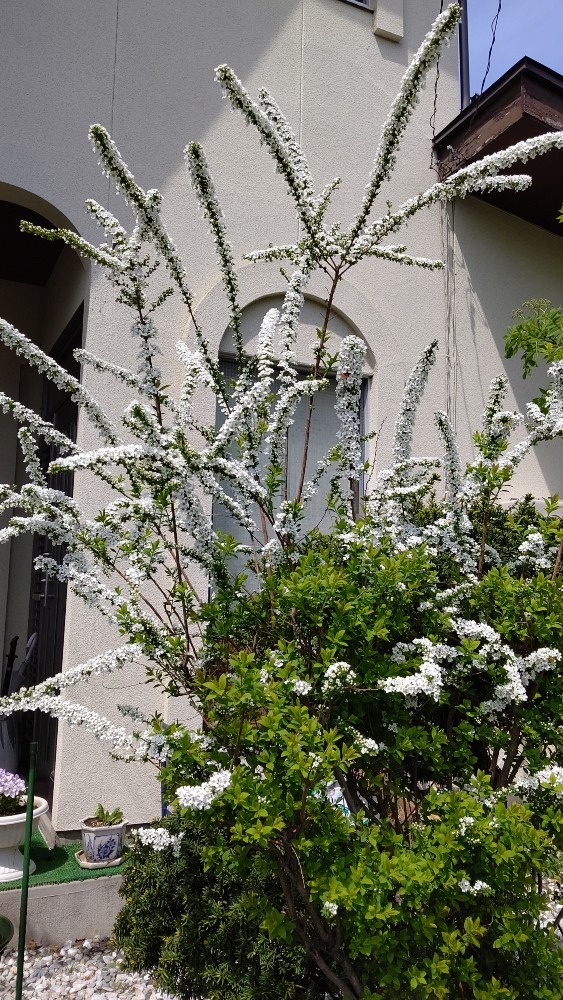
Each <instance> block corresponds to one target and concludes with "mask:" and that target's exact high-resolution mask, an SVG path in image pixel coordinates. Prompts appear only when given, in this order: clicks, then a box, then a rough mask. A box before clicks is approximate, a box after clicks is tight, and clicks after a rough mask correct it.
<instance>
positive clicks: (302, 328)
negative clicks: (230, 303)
mask: <svg viewBox="0 0 563 1000" xmlns="http://www.w3.org/2000/svg"><path fill="white" fill-rule="evenodd" d="M282 304H283V295H281V294H277V295H276V294H274V295H265V296H261V297H260V298H258V299H256V300H254V301H251V302H249V303H248V304H247V305H246V306H245V308H244V309H243V310H242V321H241V333H242V340H243V345H244V348H245V351H246V353H247V354H249V355H253V354H254V353H255V352H256V349H257V343H258V334H259V331H260V326H261V324H262V321H263V318H264V316H265V314H266V313H267V312H268V310H270V309H274V308H275V309H278V310H280V309H281V307H282ZM325 311H326V304H325V303H324V302H323V301H322V299H320V298H317V297H315V296H307V297H306V298H305V301H304V305H303V309H302V311H301V316H300V322H299V329H298V334H297V339H296V343H295V348H294V352H295V364H296V367H297V368H298V369H300V370H301V371H302V372H303V375H304V376H305V375H306V374H307V373H309V372H310V371H311V370H312V368H313V364H314V355H313V348H314V347H315V344H316V341H317V331H318V329H320V328H321V327H322V325H323V322H324V317H325ZM328 330H329V338H328V341H327V347H328V350H329V351H330V353H331V354H337V353H338V352H339V349H340V345H341V343H342V340H343V339H344V338H345V337H348V336H351V335H355V336H361V331H359V330H358V329H357V327H356V326H355V325H353V324H352V323H351V322H350V321H349V320H348V319H347V317H346V316H344V314H343V313H342V312H340V311H336V310H333V311H332V312H331V317H330V321H329V323H328ZM273 354H274V358H276V357H279V344H277V343H276V342H275V340H274V351H273ZM235 359H236V350H235V346H234V343H233V336H232V331H231V329H230V328H227V329H226V330H225V332H224V333H223V336H222V338H221V341H220V344H219V361H220V365H221V368H222V370H223V373H224V375H225V376H226V379H227V381H228V382H230V381H231V380H233V379H234V378H236V376H237V374H238V372H237V366H236V360H235ZM367 361H368V363H367V364H366V368H365V379H364V388H363V393H362V399H361V412H360V419H361V424H362V428H363V430H364V431H365V430H367V427H368V424H369V423H370V422H371V421H370V417H369V388H370V382H371V375H372V374H373V367H374V359H373V356H372V354H371V352H370V351H368V357H367ZM334 404H335V380H334V378H331V379H329V385H328V387H327V388H326V389H324V390H322V391H321V392H319V393H317V394H316V396H315V398H314V408H313V412H312V416H311V419H310V425H309V434H308V435H307V432H306V428H307V424H308V419H309V418H308V414H309V398H308V397H305V398H303V399H301V400H300V402H299V404H298V406H297V408H296V410H295V413H294V418H293V422H292V424H291V426H290V428H289V431H288V436H287V451H286V459H285V469H284V473H283V479H284V488H285V494H286V496H287V498H289V499H294V498H295V497H296V496H297V494H298V491H299V486H300V483H301V481H302V478H303V477H304V481H305V482H307V481H308V480H310V479H311V478H312V477H313V476H314V475H315V473H316V471H317V468H318V462H319V460H321V459H323V458H324V457H325V456H326V455H327V454H328V452H329V451H330V449H331V448H332V447H333V446H334V445H335V444H336V443H337V441H338V436H337V435H338V432H339V430H340V424H339V421H338V418H337V416H336V412H335V406H334ZM222 420H223V416H222V414H221V411H220V409H219V408H217V426H220V424H221V422H222ZM332 474H334V470H331V471H327V472H326V473H325V474H324V475H323V477H322V478H321V479H320V481H319V483H318V486H317V490H316V492H315V493H314V495H313V496H312V497H311V498H310V499H308V501H307V504H306V507H305V511H304V517H303V522H302V524H303V528H304V529H310V528H313V527H318V528H319V530H321V531H323V530H326V529H327V528H328V527H329V525H330V523H331V520H332V514H331V512H330V511H328V509H327V503H326V500H327V494H328V490H329V484H330V478H331V475H332ZM280 499H281V496H280ZM213 521H214V526H215V527H216V528H217V529H219V530H222V531H224V532H228V533H229V534H232V535H234V537H235V538H236V539H237V540H238V541H240V542H243V543H248V541H249V537H248V534H247V533H246V532H245V531H244V530H243V529H241V528H239V527H238V526H237V525H236V524H235V523H234V521H233V519H232V517H231V516H230V515H229V514H228V513H227V511H225V510H224V509H222V508H220V507H219V505H217V504H215V505H214V509H213ZM257 523H260V522H259V521H257ZM237 568H239V567H238V566H237ZM241 568H242V563H241Z"/></svg>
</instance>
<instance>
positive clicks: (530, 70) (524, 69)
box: [434, 56, 563, 146]
mask: <svg viewBox="0 0 563 1000" xmlns="http://www.w3.org/2000/svg"><path fill="white" fill-rule="evenodd" d="M524 76H528V77H530V78H532V79H535V80H536V81H538V82H541V83H543V84H544V85H545V86H547V87H550V88H551V89H553V90H556V91H557V92H558V93H559V94H560V96H561V98H562V100H563V75H561V73H558V72H557V71H556V70H554V69H549V67H548V66H544V64H543V63H540V62H538V61H537V60H536V59H532V58H531V57H530V56H523V57H522V59H520V60H519V61H518V62H517V63H515V64H514V66H511V67H510V69H508V70H507V71H506V73H503V75H502V76H501V77H499V79H498V80H495V82H494V83H493V84H491V86H490V87H488V88H487V90H484V91H483V93H482V94H481V96H479V95H477V96H475V97H472V98H471V101H470V103H469V104H468V105H467V107H466V108H464V109H463V111H460V113H459V114H458V115H457V117H456V118H454V119H453V121H451V122H450V123H449V125H446V127H445V128H443V129H442V131H441V132H439V133H438V134H437V135H436V136H435V138H434V145H435V146H436V145H438V144H440V143H442V142H443V141H444V139H447V138H448V136H449V135H450V134H451V133H452V132H455V131H457V130H458V129H459V128H460V127H462V126H463V125H464V124H469V123H471V120H472V118H473V115H475V114H479V115H481V114H482V113H485V114H486V111H487V107H488V105H489V104H491V103H492V102H493V101H495V100H497V99H498V97H499V95H502V93H503V91H504V90H508V89H509V88H510V86H511V84H513V83H514V81H515V80H518V79H522V77H524Z"/></svg>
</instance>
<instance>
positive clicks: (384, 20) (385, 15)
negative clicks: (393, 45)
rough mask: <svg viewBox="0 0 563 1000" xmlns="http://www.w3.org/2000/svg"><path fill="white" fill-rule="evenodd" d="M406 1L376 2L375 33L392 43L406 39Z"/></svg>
mask: <svg viewBox="0 0 563 1000" xmlns="http://www.w3.org/2000/svg"><path fill="white" fill-rule="evenodd" d="M403 15H404V0H376V4H375V11H374V15H373V33H374V35H378V37H380V38H387V39H388V40H389V41H391V42H401V41H402V40H403V38H404V34H405V32H404V16H403Z"/></svg>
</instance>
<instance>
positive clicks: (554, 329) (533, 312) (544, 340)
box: [504, 299, 563, 378]
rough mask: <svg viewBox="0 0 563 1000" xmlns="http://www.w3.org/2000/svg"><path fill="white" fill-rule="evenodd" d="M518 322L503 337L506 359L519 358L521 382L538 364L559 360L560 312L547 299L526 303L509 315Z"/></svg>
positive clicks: (562, 355)
mask: <svg viewBox="0 0 563 1000" xmlns="http://www.w3.org/2000/svg"><path fill="white" fill-rule="evenodd" d="M512 315H513V318H514V319H517V320H519V322H518V323H515V324H514V325H513V326H511V327H509V329H508V331H507V333H506V334H505V338H504V339H505V345H506V356H507V358H511V357H513V355H514V354H516V353H517V351H520V352H521V354H522V365H523V369H524V378H527V377H528V375H529V374H530V372H531V371H532V369H533V368H535V367H536V366H537V365H538V363H539V361H540V360H543V361H546V362H547V363H548V364H551V363H552V362H553V361H561V360H563V310H562V309H561V308H559V307H557V306H552V305H551V302H549V301H548V300H547V299H529V301H528V302H524V304H523V305H522V306H521V308H520V309H516V310H515V311H514V312H513V314H512Z"/></svg>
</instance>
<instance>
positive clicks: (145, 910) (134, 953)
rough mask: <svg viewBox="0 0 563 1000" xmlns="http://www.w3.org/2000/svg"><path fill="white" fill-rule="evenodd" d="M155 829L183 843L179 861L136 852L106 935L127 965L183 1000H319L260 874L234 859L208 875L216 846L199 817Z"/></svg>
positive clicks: (316, 982)
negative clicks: (203, 999)
mask: <svg viewBox="0 0 563 1000" xmlns="http://www.w3.org/2000/svg"><path fill="white" fill-rule="evenodd" d="M162 825H163V826H164V827H165V829H166V830H168V831H169V833H170V834H172V835H173V836H176V835H178V834H179V833H182V834H183V835H184V836H183V839H182V845H181V851H180V854H179V857H177V858H175V857H174V856H173V854H172V853H171V852H170V851H164V852H157V851H153V850H151V849H150V848H147V847H143V846H142V845H141V844H138V843H137V844H136V845H135V846H133V847H132V850H131V853H130V855H129V864H128V867H127V871H126V873H125V875H124V878H123V884H122V887H121V889H120V892H121V895H122V896H123V898H124V906H123V908H122V910H121V912H120V914H119V916H118V919H117V923H116V926H115V930H114V934H115V938H116V941H117V944H118V945H119V947H120V948H123V950H124V952H125V957H126V959H127V962H128V965H129V966H130V967H131V968H133V969H135V970H137V971H139V972H147V971H150V972H151V973H152V974H153V976H154V978H155V981H156V983H157V984H158V985H159V986H160V987H161V988H162V989H164V990H169V991H170V992H172V993H173V994H174V995H175V996H178V997H180V998H182V1000H201V997H206V1000H264V998H266V997H267V998H268V1000H322V998H323V997H324V994H325V989H324V985H323V984H322V982H321V980H320V977H319V973H318V972H317V970H316V969H315V968H314V966H312V965H311V963H310V962H309V961H308V960H307V959H306V958H305V956H304V953H303V951H302V949H301V948H299V947H298V946H296V945H295V943H294V941H293V934H292V931H291V928H289V931H288V929H287V924H288V922H287V920H286V919H285V918H284V917H283V915H282V914H281V913H280V909H279V908H280V907H281V906H282V899H281V893H280V889H279V885H278V883H277V880H276V879H275V877H274V876H273V875H272V873H271V872H270V870H269V868H268V866H267V865H265V864H264V863H263V862H262V861H261V859H259V858H258V859H257V858H255V857H254V858H253V857H251V856H250V855H248V854H247V855H246V856H245V855H244V854H241V855H240V856H239V858H238V859H237V864H236V865H234V864H229V863H227V862H228V859H225V863H224V864H222V865H221V866H220V867H218V868H217V869H215V868H209V867H207V866H206V860H205V858H206V851H207V850H208V849H209V848H213V847H214V846H216V844H217V836H216V832H215V830H214V824H213V823H210V822H209V818H208V817H207V816H205V815H202V814H199V815H196V816H195V817H193V818H189V817H180V816H173V817H170V818H167V819H166V820H165V821H164V822H163V824H162ZM284 930H285V936H284Z"/></svg>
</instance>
